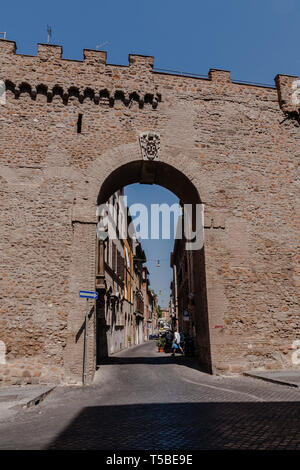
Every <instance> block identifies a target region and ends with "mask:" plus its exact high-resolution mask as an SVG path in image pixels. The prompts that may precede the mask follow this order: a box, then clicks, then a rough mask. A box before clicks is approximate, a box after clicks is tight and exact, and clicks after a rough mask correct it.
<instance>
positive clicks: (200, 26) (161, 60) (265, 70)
mask: <svg viewBox="0 0 300 470" xmlns="http://www.w3.org/2000/svg"><path fill="white" fill-rule="evenodd" d="M2 3H3V4H2V5H1V16H0V30H1V31H6V33H7V39H10V40H14V41H16V43H17V47H18V49H17V52H18V53H23V54H36V53H37V43H38V42H42V43H44V42H46V41H47V24H49V25H51V27H52V37H51V43H54V44H60V45H62V46H63V57H65V58H69V59H82V58H83V49H84V48H89V49H96V48H97V46H98V45H100V44H102V43H104V42H106V41H108V44H107V45H106V46H105V47H101V49H104V50H107V53H108V62H109V63H115V64H128V54H129V53H136V54H145V55H153V56H154V66H155V68H156V69H169V70H175V71H183V72H190V73H197V74H203V75H206V74H207V73H208V70H209V68H221V69H226V70H230V71H231V77H232V78H233V79H235V80H244V81H250V82H256V83H265V84H271V85H273V84H274V77H275V75H276V74H277V73H284V74H291V75H299V71H300V54H299V53H298V48H297V44H298V43H299V24H300V21H299V20H300V1H299V0H209V1H208V0H206V1H203V0H185V1H183V0H106V1H103V0H98V1H96V0H85V1H84V2H82V1H78V0H72V1H66V0H65V1H62V0H60V1H57V0H51V2H42V1H41V0H39V1H37V0H27V1H25V0H22V1H20V0H15V1H14V2H5V3H4V2H2ZM128 194H129V195H130V199H131V200H132V201H133V200H135V201H140V202H143V201H148V203H150V202H155V201H156V202H170V203H171V201H173V202H174V200H176V198H175V196H174V197H173V196H172V195H170V193H169V192H168V191H166V190H164V189H159V188H157V187H146V188H145V187H144V186H142V185H140V186H136V185H135V186H133V187H131V188H129V189H128ZM172 244H173V242H172V241H169V242H168V241H161V242H153V244H152V245H151V242H149V241H145V242H144V246H145V250H146V254H147V256H148V258H149V259H154V260H156V259H160V262H161V268H155V267H154V266H151V263H152V265H153V264H155V261H149V267H150V268H152V269H151V284H152V287H153V288H155V289H156V290H157V291H159V290H161V291H162V292H163V294H162V296H161V297H160V302H161V304H162V305H164V304H166V303H167V301H168V287H169V282H170V278H171V271H170V269H169V252H170V249H171V248H172ZM163 260H166V261H163Z"/></svg>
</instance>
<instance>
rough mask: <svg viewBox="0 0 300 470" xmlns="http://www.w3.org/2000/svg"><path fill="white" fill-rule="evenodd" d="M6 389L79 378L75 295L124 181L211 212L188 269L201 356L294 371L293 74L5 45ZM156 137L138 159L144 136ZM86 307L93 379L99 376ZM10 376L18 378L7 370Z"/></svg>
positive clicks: (91, 278)
mask: <svg viewBox="0 0 300 470" xmlns="http://www.w3.org/2000/svg"><path fill="white" fill-rule="evenodd" d="M0 70H1V76H0V79H1V80H3V81H4V82H5V85H6V102H5V104H4V103H3V100H1V104H0V111H1V114H0V139H1V161H0V201H1V203H0V204H1V206H0V207H1V212H0V222H1V223H0V248H1V264H0V296H1V300H0V314H1V315H0V340H2V341H4V342H5V346H6V351H7V354H6V364H2V363H1V364H0V383H30V382H31V383H36V382H38V381H39V377H42V381H43V382H47V381H49V382H50V381H53V380H54V381H58V382H59V381H63V382H69V383H70V382H80V380H81V374H82V355H83V336H84V335H83V324H84V316H85V303H84V301H83V300H82V299H80V298H79V296H78V291H79V290H80V289H87V290H88V289H89V290H94V289H95V260H96V223H97V217H96V206H97V201H99V200H101V199H102V198H104V199H105V197H106V198H107V197H109V196H110V195H111V194H112V193H113V192H114V191H115V190H117V189H119V188H120V187H121V186H124V185H126V184H130V183H133V182H147V183H156V184H161V185H163V186H165V187H167V188H168V189H170V190H173V191H174V193H175V194H176V195H177V196H178V197H179V198H180V199H182V200H183V201H185V202H193V203H195V202H199V201H201V202H202V203H203V204H204V207H205V244H204V250H201V252H200V253H198V254H197V256H195V257H194V258H195V263H194V272H196V273H197V275H198V282H196V292H195V302H196V305H195V311H196V312H198V324H197V325H196V327H197V331H198V348H199V351H200V356H201V357H200V360H201V361H202V363H203V364H204V366H206V369H207V370H209V371H211V372H218V371H221V372H224V371H227V372H239V371H242V370H249V369H255V368H256V369H265V368H267V369H284V368H292V367H294V368H296V367H298V368H299V366H296V365H293V364H292V361H291V357H292V353H293V342H294V341H295V340H296V339H299V337H300V334H299V264H298V262H299V251H297V250H298V248H299V238H298V235H299V230H298V221H299V181H298V180H297V176H298V173H297V171H298V165H299V156H300V150H299V148H300V127H299V122H300V118H299V109H298V105H297V100H295V99H294V98H295V92H297V90H295V87H294V83H295V81H296V80H297V77H290V76H285V75H278V76H277V77H276V79H275V85H276V86H274V87H267V86H258V85H251V84H244V83H236V82H233V81H232V80H231V78H230V72H228V71H223V70H210V71H209V75H208V77H207V78H200V77H192V76H182V75H175V74H171V73H170V74H168V73H161V72H158V71H155V70H153V58H152V57H144V56H138V55H130V56H129V66H119V65H111V64H107V63H106V53H105V52H101V51H92V50H84V60H83V61H76V60H66V59H62V48H61V47H60V46H54V45H44V44H39V45H38V54H37V56H27V55H19V54H16V44H15V42H13V41H7V40H1V41H0ZM147 132H151V133H155V134H158V135H159V136H160V151H159V159H158V161H153V162H145V161H144V162H143V156H142V153H141V149H140V143H139V136H140V134H141V133H147ZM96 314H97V312H96V306H95V305H93V304H92V303H91V310H90V319H89V331H88V373H89V379H90V380H91V379H92V377H93V374H94V371H95V354H96V345H95V338H96V326H95V325H96V321H95V318H96ZM13 371H14V372H13Z"/></svg>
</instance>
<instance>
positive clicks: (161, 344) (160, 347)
mask: <svg viewBox="0 0 300 470" xmlns="http://www.w3.org/2000/svg"><path fill="white" fill-rule="evenodd" d="M166 342H167V340H166V338H163V337H160V338H159V340H158V341H157V347H158V352H164V350H165V346H166Z"/></svg>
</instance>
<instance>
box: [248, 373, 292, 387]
mask: <svg viewBox="0 0 300 470" xmlns="http://www.w3.org/2000/svg"><path fill="white" fill-rule="evenodd" d="M244 375H245V376H247V377H253V378H254V379H260V380H265V381H266V382H272V383H277V384H280V385H287V386H289V387H298V388H299V387H300V370H284V371H282V370H279V371H276V370H273V371H249V372H244Z"/></svg>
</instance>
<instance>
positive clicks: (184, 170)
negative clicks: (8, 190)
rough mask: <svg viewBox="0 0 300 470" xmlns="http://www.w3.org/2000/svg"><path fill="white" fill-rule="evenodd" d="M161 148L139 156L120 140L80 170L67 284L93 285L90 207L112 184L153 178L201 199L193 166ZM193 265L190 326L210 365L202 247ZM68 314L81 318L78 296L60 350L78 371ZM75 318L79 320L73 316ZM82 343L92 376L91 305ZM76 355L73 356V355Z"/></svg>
mask: <svg viewBox="0 0 300 470" xmlns="http://www.w3.org/2000/svg"><path fill="white" fill-rule="evenodd" d="M166 150H167V149H165V151H163V149H162V151H161V154H160V158H159V161H145V160H143V159H142V158H141V151H140V147H139V144H138V143H137V142H136V143H133V144H128V145H123V146H120V147H117V148H115V149H112V150H110V151H109V152H106V153H105V154H103V155H101V156H100V157H99V158H98V159H97V160H96V161H95V162H94V163H93V164H92V165H91V166H90V167H89V168H88V170H87V172H86V186H85V187H84V186H83V185H80V187H79V188H78V197H77V198H76V203H75V204H74V207H73V214H72V222H73V230H74V237H73V253H74V259H73V263H72V268H71V277H72V286H73V288H74V289H75V290H76V291H78V290H80V288H83V287H82V286H83V285H84V286H85V288H86V289H91V290H94V288H95V264H96V230H95V229H96V223H97V217H96V208H97V205H98V204H100V203H101V202H105V201H106V200H107V199H108V198H109V196H110V195H111V194H113V193H114V192H115V191H116V190H118V189H120V188H121V187H124V186H126V185H128V184H132V183H137V182H139V183H146V184H158V185H161V186H163V187H165V188H166V189H169V190H170V191H172V192H173V193H174V194H176V196H177V197H178V198H179V199H180V200H181V201H182V202H184V203H189V204H196V203H199V202H201V199H200V192H201V190H200V188H199V185H198V184H197V174H198V172H199V167H198V171H196V166H195V165H194V164H193V161H191V160H190V156H189V158H188V157H187V156H185V155H183V154H182V152H181V151H178V150H176V149H174V148H173V149H170V150H171V151H170V152H167V151H166ZM194 260H195V261H194V270H195V271H196V272H197V273H198V275H197V281H196V285H195V291H196V295H195V306H196V307H195V310H196V311H197V312H198V313H197V324H196V330H197V334H198V338H199V344H198V347H199V351H200V358H201V363H202V365H203V366H204V368H205V369H206V370H207V371H208V372H211V371H212V359H211V350H210V333H209V321H208V307H207V305H208V303H207V287H206V267H205V254H204V248H203V249H201V250H199V251H198V252H196V255H195V256H194ZM74 318H77V319H78V321H77V325H78V326H79V324H80V322H81V321H83V317H82V308H81V307H80V302H76V305H75V306H74V310H73V312H72V317H71V318H70V323H69V328H68V329H69V341H67V348H66V354H65V368H66V371H67V375H68V374H69V375H71V376H73V377H74V376H78V375H79V374H80V368H81V361H80V355H81V352H80V350H81V347H80V343H81V342H82V338H79V339H77V340H76V341H75V344H74V341H72V335H74V333H75V331H74ZM79 319H80V320H79ZM88 337H89V344H88V376H89V377H90V379H91V378H92V376H93V374H94V371H95V368H96V364H95V356H96V321H95V306H93V308H91V311H90V324H89V331H88ZM77 358H78V359H77Z"/></svg>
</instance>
